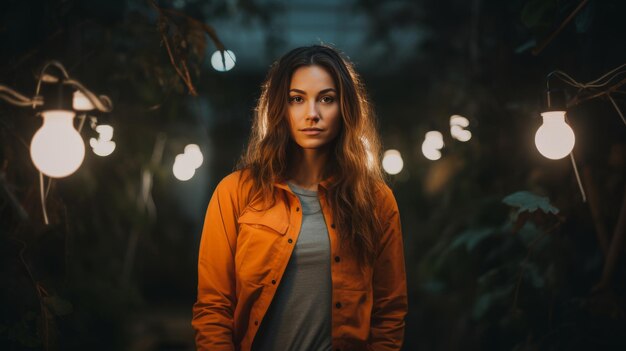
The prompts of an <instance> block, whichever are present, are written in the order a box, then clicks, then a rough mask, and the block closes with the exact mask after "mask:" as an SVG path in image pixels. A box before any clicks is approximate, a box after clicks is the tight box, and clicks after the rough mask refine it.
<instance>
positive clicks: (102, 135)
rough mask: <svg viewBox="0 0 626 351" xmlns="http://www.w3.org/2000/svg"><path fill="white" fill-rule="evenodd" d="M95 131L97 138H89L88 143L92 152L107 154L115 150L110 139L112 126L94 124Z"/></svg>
mask: <svg viewBox="0 0 626 351" xmlns="http://www.w3.org/2000/svg"><path fill="white" fill-rule="evenodd" d="M96 132H98V134H99V136H98V139H96V138H91V139H89V145H91V148H92V149H93V153H94V154H96V155H98V156H102V157H104V156H109V155H110V154H112V153H113V150H115V142H114V141H111V139H112V138H113V127H112V126H110V125H106V124H100V125H98V126H96Z"/></svg>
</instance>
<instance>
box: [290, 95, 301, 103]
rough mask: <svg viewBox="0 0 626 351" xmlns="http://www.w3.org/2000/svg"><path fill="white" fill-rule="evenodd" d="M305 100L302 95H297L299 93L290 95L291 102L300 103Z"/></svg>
mask: <svg viewBox="0 0 626 351" xmlns="http://www.w3.org/2000/svg"><path fill="white" fill-rule="evenodd" d="M303 101H304V99H303V98H302V96H297V95H296V96H290V97H289V102H290V103H293V102H295V103H297V104H299V103H301V102H303Z"/></svg>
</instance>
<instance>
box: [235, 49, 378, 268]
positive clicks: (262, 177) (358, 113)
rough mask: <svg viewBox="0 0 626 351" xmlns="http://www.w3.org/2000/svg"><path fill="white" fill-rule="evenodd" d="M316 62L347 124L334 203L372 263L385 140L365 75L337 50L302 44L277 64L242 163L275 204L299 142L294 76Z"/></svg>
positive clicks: (350, 238) (339, 141)
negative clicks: (294, 132)
mask: <svg viewBox="0 0 626 351" xmlns="http://www.w3.org/2000/svg"><path fill="white" fill-rule="evenodd" d="M311 65H316V66H320V67H322V68H324V69H325V70H326V71H327V72H328V73H329V74H330V75H331V76H332V78H333V80H334V83H335V86H336V88H337V90H338V95H339V106H340V113H341V121H342V124H341V129H340V132H339V134H338V136H337V137H336V138H335V139H334V140H333V142H332V144H331V150H332V151H331V157H330V162H329V164H328V165H327V167H326V169H325V174H324V176H325V177H332V182H329V183H330V184H329V186H328V189H327V190H328V192H327V194H326V195H327V199H328V203H329V205H330V208H331V212H332V214H333V218H334V222H335V226H336V227H337V229H338V232H339V233H340V242H341V244H342V245H344V244H348V245H349V248H350V249H352V250H353V252H354V254H355V255H356V257H357V259H358V262H359V263H360V264H361V265H362V266H363V265H369V264H372V263H373V261H374V260H375V258H376V254H377V250H378V248H379V247H378V243H379V239H380V233H381V230H382V228H381V223H380V220H379V218H378V217H377V216H376V215H375V214H376V211H375V207H376V201H375V193H376V192H377V191H378V188H379V187H380V186H381V185H382V184H384V179H383V175H382V172H381V169H380V161H379V160H380V140H379V137H378V133H377V130H376V123H375V116H374V113H373V110H372V107H371V105H370V103H369V101H368V99H367V95H366V92H365V88H364V86H363V84H362V82H361V79H360V78H359V75H358V74H357V73H356V71H355V70H354V67H353V66H352V64H351V63H350V61H349V60H348V59H346V58H344V57H343V56H342V55H341V54H339V53H338V52H337V51H336V50H335V49H333V48H331V47H328V46H322V45H313V46H307V47H300V48H296V49H294V50H292V51H290V52H288V53H287V54H285V55H284V56H282V57H281V58H280V59H279V60H278V61H276V62H275V63H274V64H273V65H272V67H271V68H270V70H269V73H268V75H267V77H266V80H265V82H264V83H263V85H262V90H261V96H260V98H259V100H258V103H257V106H256V109H255V117H254V121H253V125H252V132H251V134H250V140H249V142H248V147H247V150H246V151H245V152H244V153H243V155H242V157H241V159H240V161H239V164H238V166H237V168H238V169H240V170H241V169H247V170H249V172H248V175H249V179H248V180H251V181H252V182H253V184H252V193H253V194H257V195H260V196H262V197H263V198H264V199H266V200H268V201H270V202H271V203H272V204H273V203H274V201H275V199H274V186H273V184H274V183H275V182H283V181H286V180H287V177H288V176H289V173H288V172H289V170H290V167H291V166H292V165H290V164H289V161H290V160H291V155H292V153H293V152H294V150H295V148H297V147H298V146H297V144H295V142H294V141H293V140H292V138H291V135H290V129H289V121H288V114H287V105H288V97H289V87H290V84H291V77H292V75H293V73H294V72H295V71H296V70H297V69H298V68H300V67H303V66H311Z"/></svg>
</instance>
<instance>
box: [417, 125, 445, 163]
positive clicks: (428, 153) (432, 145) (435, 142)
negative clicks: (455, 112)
mask: <svg viewBox="0 0 626 351" xmlns="http://www.w3.org/2000/svg"><path fill="white" fill-rule="evenodd" d="M443 145H444V144H443V134H441V132H438V131H436V130H431V131H430V132H427V133H426V136H425V138H424V142H422V154H424V157H426V158H427V159H429V160H431V161H435V160H438V159H440V158H441V151H439V150H441V149H442V148H443Z"/></svg>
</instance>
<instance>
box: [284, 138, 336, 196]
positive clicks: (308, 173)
mask: <svg viewBox="0 0 626 351" xmlns="http://www.w3.org/2000/svg"><path fill="white" fill-rule="evenodd" d="M328 154H329V150H328V149H326V150H320V149H302V148H300V147H297V150H296V152H294V156H293V158H292V160H291V161H292V162H291V165H292V167H290V168H291V172H290V176H289V182H291V183H293V184H295V185H297V186H299V187H301V188H305V189H309V190H316V189H317V184H319V182H321V181H322V180H323V179H324V178H323V177H324V171H325V170H326V165H327V163H328Z"/></svg>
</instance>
